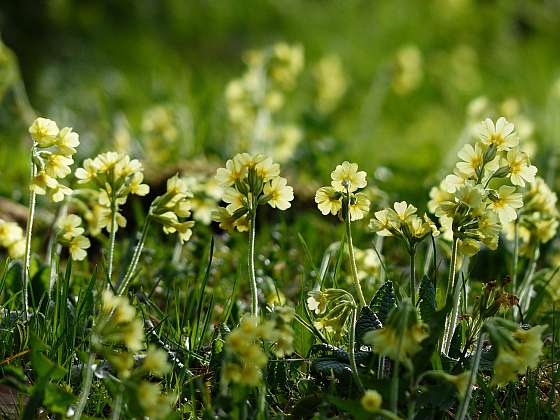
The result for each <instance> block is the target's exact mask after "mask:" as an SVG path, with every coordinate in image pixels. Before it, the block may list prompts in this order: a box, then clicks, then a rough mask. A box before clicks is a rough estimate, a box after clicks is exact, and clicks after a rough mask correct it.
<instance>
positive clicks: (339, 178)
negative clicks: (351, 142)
mask: <svg viewBox="0 0 560 420" xmlns="http://www.w3.org/2000/svg"><path fill="white" fill-rule="evenodd" d="M366 178H367V174H366V173H365V171H358V165H357V164H356V163H350V162H348V161H344V162H342V163H341V164H340V165H338V166H337V167H336V168H335V170H334V171H333V172H332V173H331V179H332V181H331V186H330V187H321V188H319V189H318V190H317V192H316V193H315V202H316V203H317V207H318V208H319V211H320V212H321V213H322V214H323V215H327V214H329V213H330V214H332V215H338V216H339V217H340V218H342V219H344V218H346V211H348V212H349V213H350V221H355V220H360V219H363V218H364V217H365V216H366V214H367V213H368V212H369V206H370V201H369V199H368V198H367V195H366V194H364V193H363V192H358V191H359V190H361V189H363V188H365V187H366V186H367V179H366Z"/></svg>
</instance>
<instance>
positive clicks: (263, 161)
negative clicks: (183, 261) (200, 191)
mask: <svg viewBox="0 0 560 420" xmlns="http://www.w3.org/2000/svg"><path fill="white" fill-rule="evenodd" d="M215 179H216V181H217V182H218V184H219V186H220V187H222V188H223V189H224V194H223V200H224V201H225V202H226V203H227V206H226V207H225V208H223V207H220V208H219V209H218V210H217V211H216V212H215V213H214V220H215V221H217V222H220V227H221V228H222V229H225V230H228V231H231V230H233V229H234V228H235V229H237V230H238V231H239V232H245V231H247V230H248V229H249V220H250V218H251V217H254V215H255V214H256V209H257V207H258V206H259V205H261V204H267V203H268V205H269V206H270V207H272V208H277V209H279V210H286V209H288V208H289V207H290V206H291V203H290V202H291V201H292V200H293V199H294V190H293V188H292V187H290V186H289V185H288V181H287V180H286V178H282V177H281V176H280V165H278V164H277V163H274V162H273V161H272V159H271V158H269V157H266V156H265V155H262V154H257V155H250V154H248V153H241V154H238V155H236V156H234V157H233V159H229V160H228V161H227V162H226V167H225V168H219V169H218V170H217V172H216V178H215Z"/></svg>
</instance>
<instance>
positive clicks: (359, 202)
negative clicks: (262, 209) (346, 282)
mask: <svg viewBox="0 0 560 420" xmlns="http://www.w3.org/2000/svg"><path fill="white" fill-rule="evenodd" d="M366 178H367V174H366V172H365V171H358V165H357V164H356V163H350V162H348V161H344V162H342V163H341V164H340V165H338V166H337V167H336V168H335V169H334V171H333V172H332V173H331V179H332V181H331V186H327V187H321V188H319V189H318V190H317V192H316V193H315V202H316V203H317V207H318V208H319V211H320V212H321V213H322V214H323V215H327V214H329V213H330V214H332V215H338V217H339V219H340V220H343V221H344V223H345V225H346V242H347V243H348V254H349V258H350V269H351V273H352V280H353V281H354V286H355V287H356V292H357V294H358V302H359V307H360V308H361V307H363V306H365V305H366V300H365V298H364V294H363V292H362V286H361V285H360V280H359V278H358V269H357V267H356V258H355V256H354V244H353V241H352V228H351V222H353V221H356V220H360V219H363V218H364V217H365V216H366V215H367V213H368V211H369V206H370V201H369V199H368V198H367V196H366V195H365V194H364V193H362V192H359V190H361V189H363V188H365V187H366V186H367V179H366Z"/></svg>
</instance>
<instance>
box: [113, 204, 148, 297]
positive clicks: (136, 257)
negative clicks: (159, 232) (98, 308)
mask: <svg viewBox="0 0 560 420" xmlns="http://www.w3.org/2000/svg"><path fill="white" fill-rule="evenodd" d="M150 222H151V220H150V215H148V216H147V217H146V220H145V221H144V226H143V227H142V234H141V236H140V239H139V240H138V243H137V244H136V248H134V254H133V255H132V260H131V261H130V264H129V266H128V268H127V270H126V273H125V275H124V277H123V279H122V281H121V283H120V284H119V286H118V287H117V295H118V296H120V295H122V294H123V293H124V292H125V291H126V288H127V287H128V283H130V280H132V277H133V276H134V274H135V273H136V268H137V267H138V262H139V261H140V256H141V255H142V250H143V249H144V244H145V243H146V238H147V236H148V231H149V228H150Z"/></svg>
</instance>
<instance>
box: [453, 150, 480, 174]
mask: <svg viewBox="0 0 560 420" xmlns="http://www.w3.org/2000/svg"><path fill="white" fill-rule="evenodd" d="M457 156H459V159H461V162H458V163H457V165H456V166H457V169H458V170H459V171H460V172H461V173H462V174H465V175H466V176H468V177H473V176H476V175H477V172H478V171H480V170H481V169H482V164H483V163H484V151H483V150H482V148H481V147H480V145H479V144H478V143H477V144H475V145H474V147H473V146H472V145H470V144H465V145H464V146H463V148H462V149H461V150H460V151H459V153H458V154H457Z"/></svg>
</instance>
